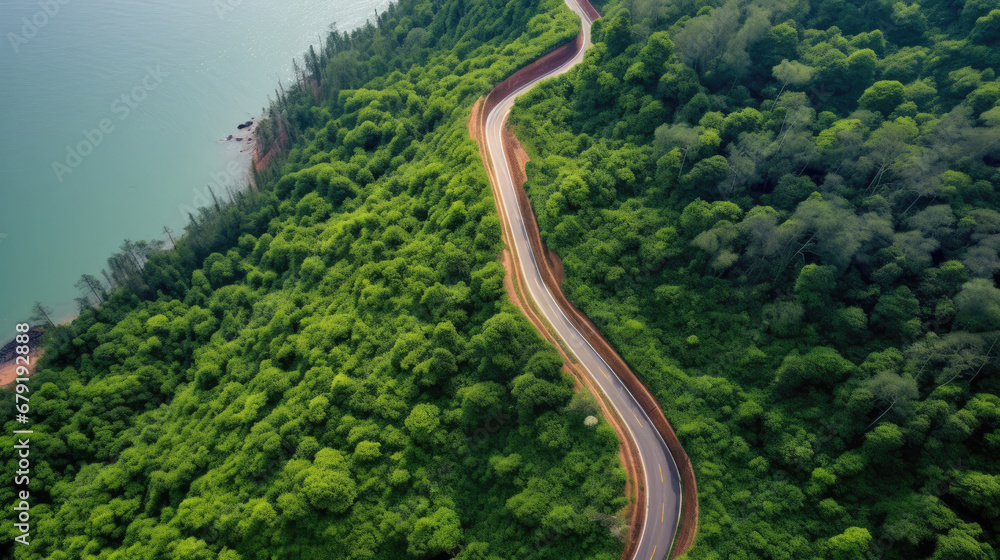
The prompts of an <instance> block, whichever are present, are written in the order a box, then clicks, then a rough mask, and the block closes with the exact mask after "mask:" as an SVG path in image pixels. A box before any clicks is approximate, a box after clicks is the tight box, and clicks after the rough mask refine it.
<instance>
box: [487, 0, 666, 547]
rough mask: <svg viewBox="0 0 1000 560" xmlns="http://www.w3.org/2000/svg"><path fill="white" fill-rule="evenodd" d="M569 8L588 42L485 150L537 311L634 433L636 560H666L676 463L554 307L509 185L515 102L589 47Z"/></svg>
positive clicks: (499, 114)
mask: <svg viewBox="0 0 1000 560" xmlns="http://www.w3.org/2000/svg"><path fill="white" fill-rule="evenodd" d="M566 4H567V5H569V7H570V8H571V9H572V10H573V11H574V12H576V13H577V14H578V15H579V16H580V19H581V22H582V23H583V32H584V35H585V41H584V42H583V46H582V48H581V49H580V51H579V52H577V53H576V55H575V56H574V57H573V58H572V59H571V60H569V61H568V62H567V63H565V64H564V65H562V66H561V67H559V68H556V69H555V70H553V71H551V72H549V73H548V74H545V75H543V76H541V77H539V78H537V79H535V80H533V81H532V82H529V83H528V84H526V85H525V86H523V87H521V88H520V89H518V90H516V91H513V92H511V93H510V94H509V95H508V96H507V97H505V98H504V99H503V100H501V101H500V102H499V103H498V104H497V105H496V107H494V109H493V110H492V111H490V114H489V115H487V117H486V126H485V129H486V130H485V133H486V149H487V150H488V151H489V154H490V159H491V160H492V161H493V163H494V165H495V166H496V170H495V171H496V177H497V181H498V183H499V190H500V198H501V200H500V204H503V207H504V209H505V210H506V214H507V219H508V221H509V222H510V223H509V224H508V225H509V226H510V228H509V229H510V231H511V232H512V242H513V247H512V249H513V250H514V251H515V252H516V256H517V262H518V263H519V264H520V268H521V273H522V274H523V276H524V278H525V285H526V286H527V288H528V292H529V293H530V295H531V299H532V300H534V302H535V305H536V306H537V308H538V310H539V311H541V313H542V314H543V315H544V316H545V318H546V319H547V320H548V322H549V324H551V325H552V326H553V328H554V329H555V331H556V333H557V334H558V336H559V337H561V338H562V340H563V341H564V342H565V343H566V345H567V346H568V347H569V348H570V350H571V351H572V352H573V353H574V354H575V355H576V357H577V359H578V360H579V361H580V362H581V363H582V364H583V366H584V368H586V370H587V372H588V373H589V374H590V375H591V376H593V378H594V379H595V380H596V381H597V383H598V385H599V386H600V387H601V390H602V391H604V393H605V394H606V395H607V397H608V400H609V401H610V402H611V404H612V405H613V406H614V408H615V409H616V410H617V411H618V414H619V416H621V418H622V420H623V422H624V424H625V426H626V427H627V428H628V431H629V432H630V433H631V435H632V439H633V440H634V441H635V443H636V446H637V447H638V449H639V455H640V460H641V462H642V466H643V470H644V471H645V483H644V485H643V488H644V489H645V491H646V511H645V521H644V523H643V528H642V535H641V537H640V539H639V546H638V549H637V551H636V554H635V556H634V558H635V559H636V560H653V559H661V558H665V557H666V556H667V554H668V553H669V552H670V547H671V544H672V543H673V541H674V535H675V533H676V532H677V523H678V520H679V517H680V510H681V487H680V476H679V474H678V472H677V465H676V464H675V463H674V459H673V457H672V456H671V455H670V452H669V451H668V450H667V445H666V443H664V441H663V438H662V437H660V434H659V432H657V431H656V429H655V428H654V427H653V423H652V422H651V421H650V420H649V417H648V416H647V415H646V413H645V411H643V409H642V407H641V406H639V403H638V402H637V401H636V399H635V398H634V397H633V396H632V394H631V393H630V392H629V391H628V389H627V388H626V387H625V385H624V384H623V383H622V382H621V380H620V379H619V378H618V376H617V375H615V372H614V371H613V370H612V369H611V367H610V366H609V365H608V364H607V363H606V362H605V361H604V360H603V359H602V358H601V356H600V355H599V354H598V353H597V352H596V351H595V350H594V348H593V347H591V345H590V343H588V342H587V340H586V339H585V338H584V337H583V335H582V334H581V333H580V332H579V331H578V330H577V329H576V328H575V327H574V326H573V325H572V323H570V321H569V319H568V318H567V317H566V314H565V313H564V312H563V310H562V309H561V308H560V307H559V305H558V304H557V303H556V301H555V299H554V298H553V297H552V294H551V293H550V292H549V290H548V288H547V287H546V286H545V283H544V282H543V281H542V276H541V273H540V271H539V269H538V263H537V260H536V259H537V256H536V255H535V254H534V253H533V252H532V249H531V244H530V243H529V242H528V233H527V230H526V229H525V227H524V217H523V216H522V215H521V209H520V206H519V205H518V202H517V195H516V194H515V191H514V188H515V187H514V184H513V182H512V181H511V171H510V168H509V167H508V166H507V157H506V155H505V153H504V148H503V142H502V141H501V136H500V131H501V128H502V127H503V124H504V121H506V119H507V116H508V115H509V114H510V109H511V107H512V106H513V105H514V100H515V99H516V98H517V96H518V95H520V94H521V93H524V92H525V91H527V90H528V89H530V88H531V87H532V85H534V84H535V83H537V82H538V81H540V80H543V79H545V78H547V77H550V76H554V75H557V74H561V73H563V72H566V71H568V70H569V69H570V68H572V67H573V66H574V65H575V64H577V63H578V62H580V61H581V60H583V54H584V52H585V51H586V50H587V49H588V48H590V45H591V43H590V19H589V18H588V17H587V15H586V13H585V12H584V11H583V9H582V8H581V7H580V6H579V5H578V4H577V3H576V0H566Z"/></svg>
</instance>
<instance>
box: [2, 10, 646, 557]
mask: <svg viewBox="0 0 1000 560" xmlns="http://www.w3.org/2000/svg"><path fill="white" fill-rule="evenodd" d="M578 29H579V26H578V23H577V20H576V18H575V16H573V14H572V13H571V12H570V11H569V10H568V9H567V8H566V7H565V6H564V5H563V4H562V3H561V2H559V1H558V0H546V1H543V2H539V3H526V2H521V1H519V0H513V1H511V2H507V3H504V2H503V1H478V2H474V3H473V2H466V1H464V0H443V1H440V2H434V3H431V2H426V1H417V0H402V1H401V2H400V3H399V4H398V5H396V6H394V7H392V8H390V9H389V10H387V11H386V12H385V13H384V14H382V15H381V16H380V17H379V20H378V25H377V26H375V25H369V26H367V27H365V28H362V29H360V30H357V31H355V32H352V33H350V34H344V33H333V34H331V35H330V37H329V38H327V40H326V41H325V43H324V45H322V46H321V47H320V49H318V50H317V49H312V50H311V51H310V53H309V54H308V55H307V56H306V57H305V59H304V61H303V63H302V68H301V70H300V74H299V75H298V76H296V83H295V84H294V85H293V86H292V87H291V88H289V89H288V90H286V89H285V88H284V87H281V88H280V89H279V90H278V92H277V100H276V101H275V103H274V105H273V106H272V107H271V109H270V116H269V119H268V120H267V121H266V122H265V123H263V124H262V125H261V127H260V129H261V131H262V132H261V134H262V135H263V137H264V141H265V142H272V141H274V139H276V138H281V137H283V136H285V137H288V138H290V139H291V144H290V146H289V149H288V150H287V151H286V152H285V155H284V156H283V157H284V162H283V163H281V165H280V166H279V167H276V168H273V169H271V170H270V171H267V172H265V173H263V174H262V175H261V176H259V177H258V185H259V189H256V190H249V191H246V192H243V193H238V194H233V195H232V200H231V201H226V202H223V201H220V200H216V201H215V203H214V205H212V206H210V207H208V208H206V209H204V210H203V211H202V212H200V214H199V215H198V216H192V222H191V224H190V225H189V226H188V230H187V233H186V235H185V236H183V237H182V238H180V239H178V240H177V246H176V248H164V247H159V246H157V245H156V244H150V243H131V242H127V243H126V244H125V246H123V251H122V253H120V254H118V255H115V256H114V257H112V259H111V260H110V261H109V267H110V268H111V271H112V272H111V273H109V274H108V275H107V277H108V279H109V280H110V281H111V282H112V283H113V285H110V286H109V285H108V284H107V283H106V282H104V281H101V280H99V279H97V278H94V277H92V276H88V277H85V278H84V279H83V282H82V283H81V288H82V289H83V292H82V295H81V299H80V302H81V305H82V311H81V315H80V317H79V318H78V319H76V320H75V321H73V323H72V324H71V325H68V326H64V327H57V328H51V329H48V332H47V334H46V338H47V342H46V344H47V346H46V354H45V358H44V361H43V363H42V364H41V368H40V370H39V372H38V373H37V374H35V376H34V378H33V379H32V380H31V382H30V386H31V387H32V389H33V392H32V393H31V405H32V411H31V418H32V419H33V423H32V426H31V427H32V429H33V430H34V432H35V433H34V435H33V436H32V448H31V457H32V460H33V461H34V463H33V471H32V473H31V479H32V480H31V486H30V488H31V500H32V506H33V507H32V510H31V516H32V528H33V530H32V533H31V536H30V540H31V545H30V546H20V545H18V546H16V547H15V548H14V550H13V552H12V556H13V557H14V558H18V559H32V560H34V559H50V560H61V559H108V560H112V559H115V560H117V559H143V560H149V559H164V560H196V559H216V558H218V559H221V560H238V559H243V560H250V559H281V560H286V559H308V560H314V559H324V558H329V559H337V560H342V559H386V560H398V559H400V558H452V557H454V558H460V559H463V560H487V559H489V560H499V559H506V558H515V557H517V558H529V557H531V558H551V559H558V558H568V557H573V558H588V559H593V560H617V559H618V558H619V557H620V556H621V551H622V549H623V542H622V538H623V535H624V532H625V527H624V517H623V516H622V511H623V509H624V508H625V506H626V505H627V500H626V498H625V496H624V486H625V482H626V480H625V473H624V471H623V470H622V467H621V465H620V463H619V460H618V440H617V438H616V436H615V433H614V431H613V430H612V429H611V428H610V427H609V426H608V425H607V423H605V422H604V421H599V422H598V423H597V424H596V425H594V422H593V418H591V419H590V421H589V422H587V423H585V419H587V418H588V417H589V416H599V414H598V412H597V409H596V406H595V404H594V402H593V400H592V399H591V398H590V397H589V396H587V395H586V394H585V393H575V392H574V391H573V389H572V386H573V382H572V379H571V378H569V377H568V376H567V375H565V374H563V373H562V372H561V371H560V370H561V365H562V362H561V359H560V356H559V354H558V353H557V352H556V350H555V349H554V348H552V347H551V346H549V345H548V344H546V343H545V342H544V341H543V339H542V338H541V337H540V336H539V335H538V334H537V333H536V332H535V331H534V330H533V329H532V327H531V325H530V323H528V321H527V320H526V319H524V318H523V317H522V316H521V315H520V314H519V312H518V311H517V309H516V308H515V307H513V306H512V305H511V304H510V303H509V302H508V301H507V300H506V296H505V293H504V288H503V275H504V270H503V268H502V267H501V265H500V264H499V263H498V262H497V254H498V253H499V251H500V249H501V247H502V243H501V233H500V232H501V226H500V222H499V219H498V217H497V215H496V211H495V208H494V205H493V201H492V198H491V196H490V188H489V184H488V182H487V179H486V175H485V171H484V169H483V167H482V164H481V162H480V160H479V158H478V148H477V146H476V144H475V143H474V142H472V140H471V139H469V136H468V132H467V128H466V127H467V124H466V123H467V118H468V115H469V110H470V107H471V105H472V103H473V101H474V100H475V99H476V98H477V97H479V96H480V95H482V94H484V93H485V92H487V91H489V89H490V88H491V87H492V86H493V85H494V84H496V83H498V82H499V81H500V80H502V79H503V78H504V77H506V76H507V75H509V74H510V73H511V72H513V71H514V70H516V69H517V68H519V67H520V66H522V65H524V64H525V63H527V62H529V61H531V60H533V59H535V58H537V57H538V56H540V55H542V54H544V53H545V52H547V51H548V50H550V49H552V48H554V47H555V46H557V45H559V44H562V43H564V42H566V41H568V40H569V39H571V38H572V37H574V36H575V35H576V33H577V31H578ZM265 147H267V146H265ZM217 194H219V195H221V194H222V193H217ZM2 402H3V405H2V408H3V410H4V414H5V418H13V416H14V414H13V406H14V396H13V393H11V392H10V391H5V392H4V393H3V394H2ZM18 427H19V425H15V424H14V423H13V422H8V423H7V424H6V426H5V431H4V435H3V436H2V437H0V441H2V444H3V446H4V447H5V448H7V449H11V448H12V446H13V444H14V442H13V441H12V436H11V432H12V430H14V429H18ZM0 502H3V503H5V504H13V503H14V496H13V493H12V487H11V485H10V484H4V485H2V486H0ZM8 528H9V527H8ZM11 531H13V529H11ZM12 534H13V533H12Z"/></svg>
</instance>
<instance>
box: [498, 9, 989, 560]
mask: <svg viewBox="0 0 1000 560" xmlns="http://www.w3.org/2000/svg"><path fill="white" fill-rule="evenodd" d="M600 7H601V8H602V13H604V14H605V17H604V18H603V19H602V20H600V21H598V22H596V24H595V27H594V40H595V43H596V44H595V46H594V48H593V49H592V50H591V51H590V52H588V53H587V56H586V59H585V61H584V63H583V64H581V65H580V66H578V67H576V68H575V69H574V70H573V71H572V72H570V73H569V74H567V75H566V76H564V77H561V78H559V79H557V80H554V81H550V82H547V83H545V84H543V85H541V86H539V87H537V88H536V89H535V90H533V91H532V92H530V93H529V94H527V95H526V96H525V97H523V98H522V99H521V100H519V102H518V104H517V106H516V107H515V109H514V113H513V115H512V123H513V124H514V126H515V129H516V132H517V134H518V137H519V138H520V139H521V140H522V141H523V142H525V143H526V145H527V148H528V153H529V155H530V156H531V158H532V161H531V162H530V163H529V164H528V184H527V186H526V188H527V190H528V193H529V196H530V198H531V200H532V204H533V206H534V208H535V211H536V214H537V216H538V221H539V225H540V228H541V230H542V234H543V237H544V238H545V241H546V242H547V244H548V245H549V246H550V247H551V248H553V249H554V250H555V251H556V252H557V253H558V254H560V255H561V257H562V258H563V262H564V265H565V272H566V280H565V283H564V289H565V291H566V293H567V296H569V297H570V299H571V300H572V301H574V302H575V303H576V304H577V305H578V306H580V308H581V309H582V310H583V311H585V312H586V313H587V314H588V315H589V316H590V317H591V318H592V319H593V320H594V321H595V322H596V324H597V325H598V327H600V328H601V330H602V331H603V332H604V333H605V335H606V336H607V337H608V338H609V340H610V342H611V343H612V344H613V345H614V346H615V347H616V348H618V349H619V351H620V352H621V353H622V355H623V357H624V358H625V359H626V361H628V362H629V363H630V365H631V366H632V368H633V369H634V370H635V371H636V372H637V373H638V375H639V376H640V378H642V379H644V380H645V381H646V383H648V385H649V386H650V388H651V390H652V391H653V392H654V394H655V395H657V397H658V399H659V400H660V401H661V402H662V403H663V406H664V409H665V410H666V412H667V416H668V418H670V419H671V420H672V422H673V423H674V426H675V427H676V429H677V431H678V434H679V436H680V438H681V441H682V442H683V443H684V445H685V448H686V450H687V452H688V453H689V454H690V456H691V459H692V461H693V463H694V467H695V471H696V473H697V475H698V489H699V502H700V506H701V520H700V521H701V523H700V525H699V533H698V538H697V541H696V544H695V547H694V549H693V550H692V551H691V552H690V553H688V554H687V557H688V558H691V559H714V558H725V559H734V558H735V559H739V558H774V559H806V558H833V559H852V560H853V559H858V558H873V559H875V558H878V559H882V558H884V559H913V558H935V559H942V560H944V559H949V560H950V559H955V560H959V559H963V560H969V559H973V560H977V559H992V558H996V557H997V550H998V549H1000V537H998V529H1000V509H998V508H1000V476H998V475H1000V398H998V397H997V394H998V393H1000V383H998V378H997V375H998V368H997V359H996V357H997V355H1000V347H995V345H996V342H997V340H998V338H1000V332H998V329H1000V289H997V287H996V280H997V273H998V271H1000V258H998V249H1000V195H998V194H997V192H996V188H995V186H996V185H997V184H998V181H1000V173H998V169H997V164H998V162H1000V159H998V157H1000V107H998V106H997V102H998V99H1000V82H998V81H997V76H996V74H995V69H994V68H995V66H996V65H997V62H998V58H997V56H998V55H997V51H996V42H997V39H1000V35H998V33H1000V32H998V29H1000V26H998V24H1000V3H998V2H997V1H996V0H967V1H965V2H948V1H945V0H925V1H924V2H921V3H919V4H918V3H916V2H910V1H899V2H890V1H857V2H853V1H849V0H848V1H845V0H825V1H822V2H821V1H814V2H811V3H810V2H807V1H806V0H788V1H778V0H755V1H748V2H736V1H735V0H710V1H708V2H690V1H685V0H677V1H671V2H652V1H649V0H611V1H609V2H608V3H607V4H606V5H603V6H600Z"/></svg>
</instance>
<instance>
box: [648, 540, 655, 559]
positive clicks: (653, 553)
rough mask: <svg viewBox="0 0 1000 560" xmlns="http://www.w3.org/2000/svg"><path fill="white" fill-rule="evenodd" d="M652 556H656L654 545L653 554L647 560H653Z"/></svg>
mask: <svg viewBox="0 0 1000 560" xmlns="http://www.w3.org/2000/svg"><path fill="white" fill-rule="evenodd" d="M653 556H656V545H655V544H654V545H653V553H652V554H650V555H649V560H653Z"/></svg>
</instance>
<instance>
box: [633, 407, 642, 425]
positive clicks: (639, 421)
mask: <svg viewBox="0 0 1000 560" xmlns="http://www.w3.org/2000/svg"><path fill="white" fill-rule="evenodd" d="M632 416H635V411H634V410H633V411H632ZM635 421H636V422H638V423H639V427H640V428H641V427H642V420H639V417H638V416H635Z"/></svg>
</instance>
